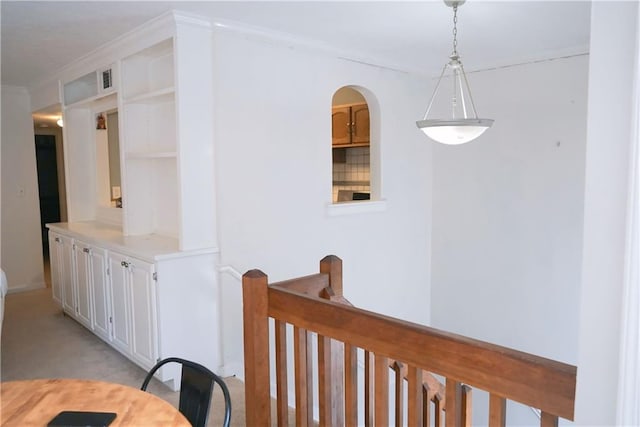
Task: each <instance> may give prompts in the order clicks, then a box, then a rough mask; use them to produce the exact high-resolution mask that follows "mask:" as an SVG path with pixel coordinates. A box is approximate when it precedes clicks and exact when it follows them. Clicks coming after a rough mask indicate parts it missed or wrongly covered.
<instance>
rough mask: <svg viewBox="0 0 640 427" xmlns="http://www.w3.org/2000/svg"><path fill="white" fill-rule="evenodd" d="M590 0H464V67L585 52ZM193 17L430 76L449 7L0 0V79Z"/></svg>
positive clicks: (446, 34) (28, 74)
mask: <svg viewBox="0 0 640 427" xmlns="http://www.w3.org/2000/svg"><path fill="white" fill-rule="evenodd" d="M590 7H591V6H590V2H587V1H575V0H574V1H564V2H563V1H519V0H513V1H485V0H469V1H467V2H466V3H465V4H464V5H462V6H461V7H460V8H459V11H458V52H459V53H460V55H461V58H462V60H463V62H464V64H465V68H466V69H467V72H469V71H473V70H478V69H483V68H490V67H495V66H502V65H506V64H513V63H519V62H527V61H533V60H539V59H544V58H549V57H557V56H565V55H573V54H580V53H585V52H587V51H588V44H589V21H590ZM171 9H176V10H183V11H186V12H191V13H196V14H199V15H202V16H205V17H208V18H210V19H211V20H212V21H214V22H215V21H221V22H237V23H243V24H247V25H250V26H252V27H258V28H259V29H265V30H268V31H271V32H276V33H277V34H279V35H280V36H282V37H284V38H288V39H290V38H292V37H295V38H302V39H304V40H306V41H308V42H310V43H313V44H315V45H321V46H328V47H335V48H337V49H339V50H340V51H342V52H343V53H346V54H347V55H349V56H351V57H353V58H355V59H358V60H361V61H364V62H369V63H373V64H377V65H381V66H386V67H391V68H396V69H401V70H406V71H409V72H419V73H424V74H426V75H431V76H433V75H437V74H438V73H439V70H440V68H441V67H442V66H443V65H444V62H445V61H446V59H447V57H448V55H449V54H450V52H451V43H452V10H451V9H450V8H448V7H446V6H445V5H444V3H443V2H442V1H440V0H427V1H302V0H301V1H198V2H192V1H177V2H175V1H174V2H159V1H142V2H137V1H86V2H85V1H71V2H60V1H40V2H31V1H6V0H2V1H0V13H1V23H2V25H1V49H2V58H1V59H2V62H1V64H2V79H1V80H2V84H3V85H5V84H6V85H14V86H25V87H30V86H32V85H34V84H36V83H37V82H39V81H41V80H43V79H45V78H46V76H47V75H49V74H50V73H52V72H55V71H57V70H59V69H60V68H62V67H63V66H64V65H66V64H68V63H70V62H72V61H73V60H74V59H77V58H79V57H81V56H83V55H85V54H87V53H89V52H91V51H93V50H95V49H97V48H98V47H100V46H101V45H102V44H104V43H107V42H109V41H110V40H113V39H114V38H116V37H117V36H119V35H121V34H123V33H125V32H127V31H129V30H132V29H134V28H135V27H136V26H138V25H140V24H142V23H144V22H145V21H147V20H149V19H151V18H154V17H156V16H158V15H160V14H162V13H163V12H165V11H168V10H171Z"/></svg>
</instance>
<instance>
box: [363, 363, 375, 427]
mask: <svg viewBox="0 0 640 427" xmlns="http://www.w3.org/2000/svg"><path fill="white" fill-rule="evenodd" d="M373 365H374V363H373V353H371V352H370V351H367V350H365V351H364V425H365V427H373V410H374V404H373V396H374V391H373Z"/></svg>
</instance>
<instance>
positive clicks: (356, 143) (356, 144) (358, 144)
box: [331, 142, 369, 148]
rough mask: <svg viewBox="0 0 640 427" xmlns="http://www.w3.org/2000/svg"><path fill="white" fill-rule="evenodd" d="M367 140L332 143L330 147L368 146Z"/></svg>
mask: <svg viewBox="0 0 640 427" xmlns="http://www.w3.org/2000/svg"><path fill="white" fill-rule="evenodd" d="M368 146H369V143H368V142H355V143H353V144H333V145H332V146H331V148H358V147H368Z"/></svg>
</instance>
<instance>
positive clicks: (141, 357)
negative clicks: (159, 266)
mask: <svg viewBox="0 0 640 427" xmlns="http://www.w3.org/2000/svg"><path fill="white" fill-rule="evenodd" d="M153 271H154V266H153V264H149V263H146V262H143V261H140V260H132V261H131V263H130V265H129V273H130V275H129V277H130V278H131V320H132V323H131V324H132V329H133V340H132V341H133V356H134V358H135V359H136V360H137V361H138V362H139V363H141V364H142V365H143V366H147V367H148V368H150V367H152V366H153V365H154V364H155V363H156V359H157V357H158V345H157V330H158V328H157V316H156V306H157V304H156V292H155V281H154V280H153Z"/></svg>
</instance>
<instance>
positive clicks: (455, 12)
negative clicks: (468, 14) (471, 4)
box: [452, 4, 458, 56]
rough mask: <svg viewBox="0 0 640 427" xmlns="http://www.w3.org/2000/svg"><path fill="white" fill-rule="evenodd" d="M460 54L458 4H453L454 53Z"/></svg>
mask: <svg viewBox="0 0 640 427" xmlns="http://www.w3.org/2000/svg"><path fill="white" fill-rule="evenodd" d="M452 55H456V56H457V55H458V5H457V4H456V5H454V6H453V53H452Z"/></svg>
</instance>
